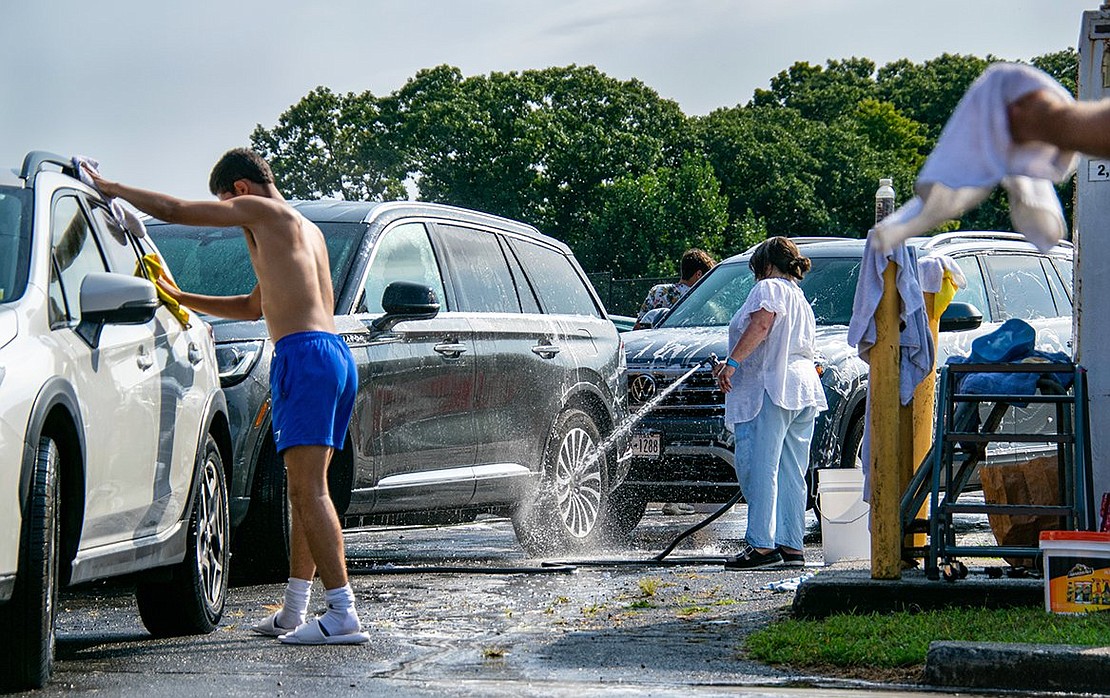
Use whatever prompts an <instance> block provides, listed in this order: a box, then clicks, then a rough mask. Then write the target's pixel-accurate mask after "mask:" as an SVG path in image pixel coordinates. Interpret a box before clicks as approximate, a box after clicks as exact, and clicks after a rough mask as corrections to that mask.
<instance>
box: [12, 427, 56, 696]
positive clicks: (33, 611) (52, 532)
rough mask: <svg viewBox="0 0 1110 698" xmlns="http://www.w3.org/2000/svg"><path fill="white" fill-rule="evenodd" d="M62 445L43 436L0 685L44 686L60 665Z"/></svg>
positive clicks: (25, 522)
mask: <svg viewBox="0 0 1110 698" xmlns="http://www.w3.org/2000/svg"><path fill="white" fill-rule="evenodd" d="M59 461H60V456H59V453H58V445H57V444H56V443H55V442H54V440H53V439H51V438H49V437H43V438H42V439H40V440H39V445H38V450H37V451H36V453H35V468H34V472H33V474H32V477H33V480H32V482H31V491H30V497H29V499H28V502H27V508H26V509H25V511H24V513H23V530H22V531H21V534H20V537H19V540H20V549H19V572H18V574H17V576H16V580H15V590H14V592H13V595H12V598H11V599H10V600H9V601H8V602H7V603H6V604H4V605H3V606H0V627H3V628H4V633H3V635H2V639H0V685H3V687H4V688H5V689H17V688H40V687H42V686H43V685H44V684H45V683H46V682H47V680H48V679H49V678H50V671H51V668H52V667H53V664H54V620H55V616H56V615H57V605H56V602H57V599H58V559H57V558H58V554H57V548H58V538H59V531H60V528H59V526H60V524H59V520H58V516H57V513H58V464H59Z"/></svg>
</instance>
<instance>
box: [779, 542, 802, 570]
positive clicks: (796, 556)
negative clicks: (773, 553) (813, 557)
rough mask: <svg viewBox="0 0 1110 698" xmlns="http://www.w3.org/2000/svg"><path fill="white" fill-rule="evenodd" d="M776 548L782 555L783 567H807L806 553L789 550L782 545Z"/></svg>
mask: <svg viewBox="0 0 1110 698" xmlns="http://www.w3.org/2000/svg"><path fill="white" fill-rule="evenodd" d="M775 549H776V550H778V551H779V555H781V556H782V566H783V567H805V566H806V556H805V553H792V552H790V551H789V550H787V549H786V548H784V547H782V546H781V545H780V546H779V547H777V548H775Z"/></svg>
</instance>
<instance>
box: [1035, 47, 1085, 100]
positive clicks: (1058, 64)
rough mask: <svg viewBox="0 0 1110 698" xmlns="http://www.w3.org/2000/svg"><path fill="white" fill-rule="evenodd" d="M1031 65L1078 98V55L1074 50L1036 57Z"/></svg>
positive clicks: (1069, 49) (1068, 49) (1067, 49)
mask: <svg viewBox="0 0 1110 698" xmlns="http://www.w3.org/2000/svg"><path fill="white" fill-rule="evenodd" d="M1031 63H1032V64H1033V65H1035V66H1036V67H1038V68H1040V69H1041V70H1043V71H1044V72H1046V73H1048V74H1049V75H1051V76H1052V77H1054V78H1055V79H1056V81H1057V82H1059V83H1060V84H1061V85H1063V86H1064V87H1065V88H1066V89H1067V90H1068V91H1069V92H1071V94H1072V96H1073V97H1078V96H1079V87H1078V83H1079V53H1078V52H1077V51H1076V50H1075V49H1074V48H1066V49H1064V50H1063V51H1056V52H1055V53H1046V54H1045V55H1043V56H1037V57H1036V58H1034V59H1033V60H1032V61H1031Z"/></svg>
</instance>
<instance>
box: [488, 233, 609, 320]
mask: <svg viewBox="0 0 1110 698" xmlns="http://www.w3.org/2000/svg"><path fill="white" fill-rule="evenodd" d="M509 246H510V247H512V248H513V252H514V253H516V256H517V258H518V259H519V260H520V263H521V265H522V266H523V267H524V271H525V272H526V273H527V274H528V277H529V278H530V279H531V280H532V283H533V284H535V287H536V290H537V291H538V295H539V297H540V298H541V299H542V302H543V309H544V312H547V313H551V314H558V315H589V316H591V317H598V318H599V317H601V313H600V312H599V311H598V308H597V306H596V305H595V304H594V301H593V298H592V297H591V296H590V292H589V290H588V289H587V288H586V284H585V282H583V281H582V277H581V276H579V274H578V272H577V270H575V268H574V265H573V264H571V261H570V260H569V259H568V258H567V257H566V256H565V255H563V254H562V253H561V252H559V251H558V250H553V249H551V248H550V247H544V246H542V245H536V244H534V243H531V242H526V241H524V240H519V239H517V238H511V239H510V240H509Z"/></svg>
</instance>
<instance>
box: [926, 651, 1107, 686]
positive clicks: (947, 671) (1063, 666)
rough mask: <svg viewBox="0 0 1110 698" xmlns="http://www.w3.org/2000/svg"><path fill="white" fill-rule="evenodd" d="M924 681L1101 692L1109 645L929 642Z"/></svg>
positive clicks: (1105, 681) (932, 683)
mask: <svg viewBox="0 0 1110 698" xmlns="http://www.w3.org/2000/svg"><path fill="white" fill-rule="evenodd" d="M925 683H927V684H930V685H933V686H943V687H946V688H994V689H1012V690H1025V691H1038V692H1039V691H1067V692H1072V693H1074V692H1083V691H1085V692H1091V693H1103V692H1104V691H1106V689H1107V687H1108V686H1110V647H1082V646H1075V645H1034V644H1024V643H1013V644H1011V643H994V642H932V643H930V644H929V653H928V655H927V656H926V659H925Z"/></svg>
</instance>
